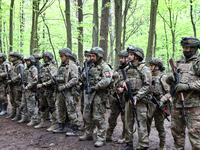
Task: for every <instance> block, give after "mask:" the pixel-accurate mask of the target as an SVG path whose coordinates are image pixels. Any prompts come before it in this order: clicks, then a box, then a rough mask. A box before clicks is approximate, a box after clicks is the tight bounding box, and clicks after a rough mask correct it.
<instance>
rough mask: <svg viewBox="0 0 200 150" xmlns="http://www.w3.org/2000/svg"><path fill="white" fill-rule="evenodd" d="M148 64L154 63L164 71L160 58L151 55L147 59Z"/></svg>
mask: <svg viewBox="0 0 200 150" xmlns="http://www.w3.org/2000/svg"><path fill="white" fill-rule="evenodd" d="M149 64H154V65H156V66H158V67H159V70H160V71H164V70H165V67H164V66H163V61H162V60H161V59H160V58H156V57H153V58H151V59H150V60H149Z"/></svg>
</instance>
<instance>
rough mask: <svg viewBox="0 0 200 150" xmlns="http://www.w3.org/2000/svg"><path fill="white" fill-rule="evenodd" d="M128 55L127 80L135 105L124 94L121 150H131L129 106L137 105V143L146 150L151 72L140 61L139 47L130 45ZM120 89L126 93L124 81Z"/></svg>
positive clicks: (141, 55) (130, 115) (131, 119)
mask: <svg viewBox="0 0 200 150" xmlns="http://www.w3.org/2000/svg"><path fill="white" fill-rule="evenodd" d="M127 52H128V53H129V57H128V59H129V61H130V63H129V66H128V68H127V69H126V74H127V80H128V81H129V82H130V85H131V89H132V92H133V96H134V100H135V104H132V103H131V101H128V100H129V95H128V93H127V92H126V93H125V98H126V101H127V102H126V106H125V107H126V108H125V121H126V135H125V138H126V140H125V142H126V144H127V145H126V146H125V147H124V148H123V149H122V150H133V125H134V123H135V113H134V115H133V109H132V106H131V105H136V104H137V114H138V120H139V123H140V128H137V129H138V137H139V139H138V142H139V146H140V147H139V148H138V149H139V150H146V149H148V147H149V139H148V130H147V119H148V118H147V105H148V103H149V95H148V94H147V93H148V92H149V90H150V86H151V70H150V68H148V67H147V66H145V64H144V62H142V60H143V59H144V52H143V50H142V49H141V48H139V47H134V46H132V45H130V46H129V47H128V48H127ZM122 87H123V88H125V89H126V90H127V91H128V89H127V86H126V81H124V82H123V83H122Z"/></svg>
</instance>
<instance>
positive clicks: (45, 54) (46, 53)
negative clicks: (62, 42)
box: [42, 51, 53, 59]
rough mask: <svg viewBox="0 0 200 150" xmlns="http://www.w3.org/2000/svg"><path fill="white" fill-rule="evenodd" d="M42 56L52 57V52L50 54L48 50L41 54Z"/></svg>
mask: <svg viewBox="0 0 200 150" xmlns="http://www.w3.org/2000/svg"><path fill="white" fill-rule="evenodd" d="M44 56H47V57H49V58H50V59H53V54H52V53H51V52H48V51H46V52H44V53H43V54H42V58H44Z"/></svg>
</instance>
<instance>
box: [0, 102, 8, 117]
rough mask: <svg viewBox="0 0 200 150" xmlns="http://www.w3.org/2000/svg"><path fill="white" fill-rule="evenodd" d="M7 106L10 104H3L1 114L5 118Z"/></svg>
mask: <svg viewBox="0 0 200 150" xmlns="http://www.w3.org/2000/svg"><path fill="white" fill-rule="evenodd" d="M7 106H8V103H3V104H2V111H1V113H0V116H3V115H5V114H7Z"/></svg>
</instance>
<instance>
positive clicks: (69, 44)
mask: <svg viewBox="0 0 200 150" xmlns="http://www.w3.org/2000/svg"><path fill="white" fill-rule="evenodd" d="M65 17H66V23H67V47H68V48H70V49H71V50H72V33H71V19H70V0H65Z"/></svg>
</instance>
